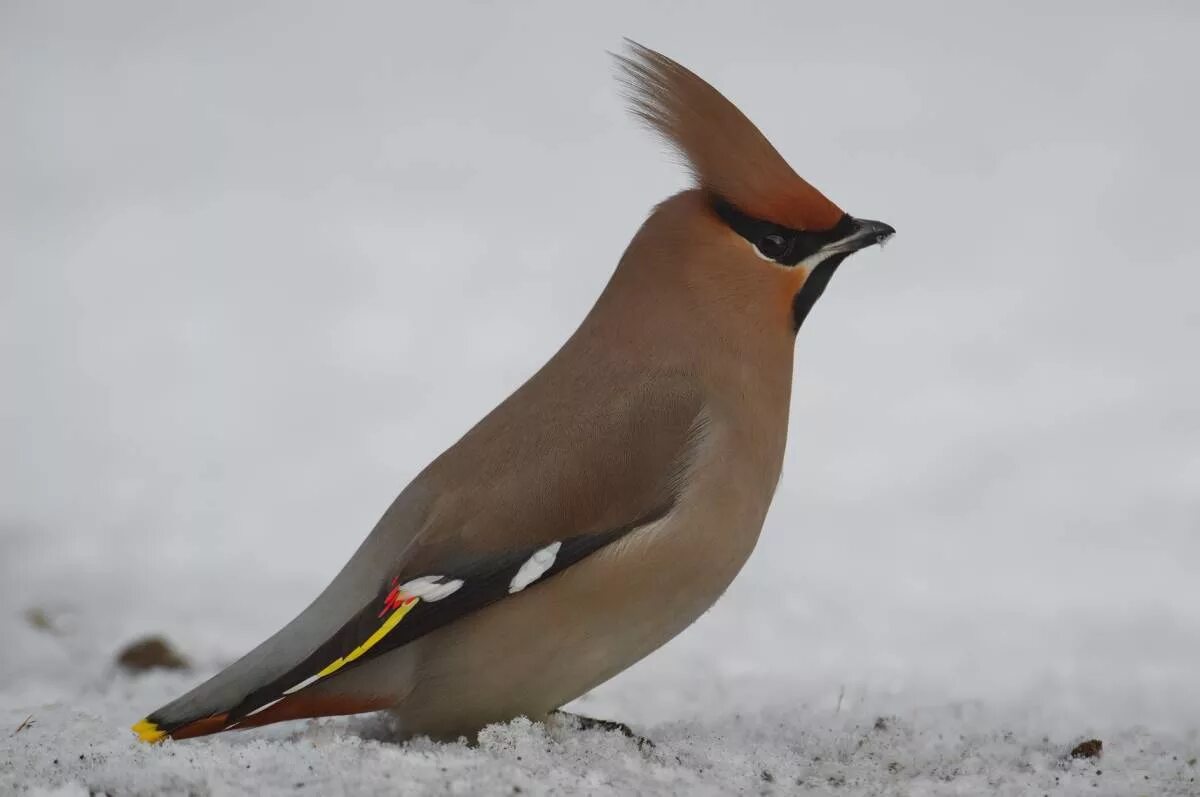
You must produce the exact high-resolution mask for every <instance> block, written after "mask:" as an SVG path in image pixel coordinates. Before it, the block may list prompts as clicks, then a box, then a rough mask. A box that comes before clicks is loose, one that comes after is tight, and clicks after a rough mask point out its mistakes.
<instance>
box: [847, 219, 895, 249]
mask: <svg viewBox="0 0 1200 797" xmlns="http://www.w3.org/2000/svg"><path fill="white" fill-rule="evenodd" d="M854 225H855V227H856V228H857V229H856V231H855V233H854V235H853V236H852V237H851V238H850V240H849V241H847V243H848V244H850V245H851V247H853V248H852V249H851V250H850V251H852V252H857V251H858V250H859V249H866V248H867V247H868V246H874V245H875V244H881V243H883V242H884V241H886V240H887V239H888V238H891V237H892V236H893V235H895V234H896V228H895V227H893V226H892V225H890V224H884V223H883V222H882V221H871V220H870V219H854Z"/></svg>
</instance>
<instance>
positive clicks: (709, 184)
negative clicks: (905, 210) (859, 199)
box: [617, 42, 896, 331]
mask: <svg viewBox="0 0 1200 797" xmlns="http://www.w3.org/2000/svg"><path fill="white" fill-rule="evenodd" d="M628 45H629V47H628V52H627V54H625V55H619V56H617V62H618V65H619V68H620V77H621V79H622V82H623V83H624V84H625V87H626V89H627V95H628V98H629V100H630V105H631V110H632V112H633V113H634V114H635V115H636V116H637V117H638V118H640V119H641V120H642V121H643V122H645V123H646V124H647V125H648V126H649V127H650V128H651V129H653V130H654V131H655V132H657V133H658V134H659V135H661V136H662V137H663V138H664V139H665V140H666V141H667V142H668V143H669V144H670V145H671V146H672V147H673V148H674V149H676V150H677V151H678V152H679V154H680V155H681V156H682V157H683V159H684V161H685V163H686V165H687V167H688V169H689V170H690V171H691V173H692V176H693V178H694V179H695V188H694V189H693V190H692V191H690V192H685V195H680V196H679V197H677V198H676V199H678V200H679V203H678V204H679V205H680V206H681V207H680V208H674V207H672V201H671V200H668V202H666V203H664V204H663V205H661V206H660V208H659V211H658V212H660V213H661V212H664V211H665V212H666V213H668V214H670V213H674V214H675V215H676V216H678V215H679V214H680V213H683V214H689V213H690V214H691V215H692V216H694V217H695V218H693V219H691V220H690V221H691V222H694V223H689V224H687V227H688V230H689V236H690V238H691V243H693V244H699V246H698V247H696V246H691V247H689V249H690V250H691V251H692V253H693V256H692V258H691V260H692V261H693V262H700V263H702V267H703V268H705V269H707V270H708V271H710V272H714V271H715V272H718V273H717V274H715V276H717V277H718V279H717V280H716V281H715V284H718V285H719V284H720V279H719V277H720V276H721V275H722V274H723V275H724V276H725V277H726V278H727V279H728V280H729V284H731V285H737V286H739V289H738V291H737V293H738V294H739V295H743V296H744V295H747V291H745V290H744V286H745V285H746V284H747V282H748V281H753V282H758V283H760V284H762V285H764V286H769V287H767V290H768V291H769V293H771V294H772V295H774V296H780V295H785V298H786V300H787V301H786V303H785V307H786V316H787V317H786V318H784V319H781V323H783V324H788V325H790V326H791V329H792V330H793V331H794V330H797V329H799V327H800V324H801V323H803V321H804V319H805V317H806V316H807V315H808V311H809V310H810V309H811V308H812V306H813V303H814V302H816V300H817V299H818V298H819V297H820V295H821V293H822V292H823V291H824V290H825V286H826V284H828V282H829V279H830V277H832V276H833V272H834V271H835V270H836V269H837V267H838V266H839V265H840V264H841V262H842V261H843V260H845V258H846V257H847V256H849V255H851V254H853V253H854V252H857V251H858V250H860V249H864V248H866V247H868V246H871V245H873V244H877V243H878V244H882V243H883V242H884V241H886V240H887V239H888V238H889V237H891V236H892V235H893V234H894V233H895V232H896V231H895V229H893V228H892V227H891V226H890V225H888V224H884V223H883V222H879V221H870V220H868V219H860V218H855V217H853V216H851V215H849V214H847V213H846V212H844V211H843V210H842V209H841V208H839V207H838V206H837V205H835V204H834V203H833V202H831V201H830V200H829V199H827V198H826V197H825V195H824V194H822V193H821V192H820V191H818V190H817V189H816V188H814V187H813V186H811V185H809V184H808V183H807V182H806V181H805V180H804V179H802V178H801V177H800V176H799V175H797V174H796V172H795V171H793V170H792V168H791V167H790V166H789V165H788V164H787V162H786V161H785V160H784V159H783V157H782V156H781V155H780V154H779V152H778V151H777V150H776V149H775V147H773V146H772V145H771V142H769V141H768V140H767V139H766V137H765V136H764V135H763V134H762V133H761V132H760V131H759V129H758V128H757V127H755V126H754V123H753V122H751V121H750V120H749V119H748V118H746V116H745V114H743V113H742V112H741V111H740V110H738V108H737V107H736V106H735V105H734V104H733V103H731V102H730V101H729V100H727V99H726V98H725V97H724V96H723V95H722V94H721V93H720V92H718V91H717V90H716V89H714V88H713V87H712V86H710V85H709V84H708V83H706V82H705V81H703V80H702V79H700V78H699V77H698V76H697V75H695V74H693V73H692V72H691V71H689V70H688V69H686V68H685V67H683V66H681V65H679V64H677V63H676V62H674V61H672V60H671V59H669V58H667V57H666V56H663V55H660V54H659V53H656V52H654V51H653V50H650V49H648V48H645V47H642V46H641V45H639V44H636V43H634V42H628ZM681 208H682V210H681ZM652 221H653V217H652ZM672 227H674V228H675V229H677V228H678V227H679V220H678V218H676V219H675V221H674V222H673V223H672ZM649 230H650V232H651V234H653V232H654V229H653V227H650V228H649ZM702 249H703V250H707V251H708V252H709V253H713V252H719V253H720V256H719V257H716V258H713V257H697V256H696V255H695V253H696V252H699V251H701V250H702ZM708 276H714V275H712V274H710V275H708ZM709 284H713V281H711V280H710V281H709ZM771 304H772V305H775V306H777V305H778V303H777V302H771Z"/></svg>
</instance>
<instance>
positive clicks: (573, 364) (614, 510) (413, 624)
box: [133, 42, 895, 741]
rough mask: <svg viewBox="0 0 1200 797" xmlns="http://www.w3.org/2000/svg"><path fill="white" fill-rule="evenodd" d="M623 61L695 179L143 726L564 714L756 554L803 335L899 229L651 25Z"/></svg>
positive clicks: (638, 100) (632, 86)
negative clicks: (380, 503) (469, 415)
mask: <svg viewBox="0 0 1200 797" xmlns="http://www.w3.org/2000/svg"><path fill="white" fill-rule="evenodd" d="M617 61H618V64H619V69H620V74H621V78H622V81H623V83H624V84H625V87H626V88H627V90H628V96H629V99H630V102H631V105H632V111H633V113H634V114H635V115H636V116H638V117H639V118H640V119H641V120H642V121H644V122H645V123H646V124H647V125H649V126H650V127H651V128H652V129H654V130H655V131H657V132H658V133H659V134H660V135H661V136H662V137H663V138H665V139H666V140H667V141H668V142H669V143H670V144H671V145H673V146H674V148H675V149H677V150H678V151H679V153H680V154H681V155H682V156H683V158H684V159H685V160H686V163H687V165H688V167H689V168H690V171H691V173H692V176H693V177H694V178H695V185H694V187H693V188H691V189H689V190H686V191H683V192H681V193H678V194H676V195H675V196H673V197H671V198H669V199H667V200H666V201H664V202H663V203H662V204H660V205H658V206H657V207H656V208H655V209H654V211H653V212H652V213H651V214H650V217H649V218H648V219H646V221H645V223H644V224H643V225H642V227H641V229H640V230H638V232H637V234H636V235H635V236H634V238H633V241H632V242H631V243H630V244H629V248H628V249H626V251H625V254H624V255H623V256H622V257H621V260H620V262H619V263H618V264H617V268H616V271H615V273H614V274H613V276H612V279H611V280H610V281H609V283H608V285H607V287H606V288H605V289H604V292H603V293H602V294H601V295H600V298H599V299H598V300H597V301H596V304H595V306H594V307H593V308H592V310H591V312H590V313H588V315H587V317H586V318H585V319H584V320H583V323H582V324H581V325H580V327H579V329H578V330H577V331H576V332H575V334H574V335H572V336H571V338H570V339H569V340H568V341H567V342H566V343H565V344H564V345H563V347H562V348H561V349H560V350H559V351H558V353H557V354H555V355H554V357H553V358H551V359H550V361H549V362H548V363H546V365H545V366H543V367H542V369H541V370H540V371H538V372H537V373H536V374H535V375H534V376H533V377H532V378H531V379H530V380H529V381H528V382H526V383H525V384H524V385H522V386H521V387H520V388H518V389H517V391H516V392H515V393H513V394H512V395H511V396H509V397H508V398H507V399H505V400H504V401H503V402H502V403H501V404H500V406H498V407H497V408H496V409H494V410H493V411H492V412H491V413H490V414H489V415H488V416H487V417H485V418H484V419H483V420H482V421H480V422H479V423H478V424H477V425H476V426H475V427H474V428H472V429H471V430H470V431H468V432H467V433H466V434H465V435H464V436H463V437H462V439H461V440H459V441H458V442H457V443H456V444H455V445H454V446H452V447H451V448H450V449H449V450H448V451H446V452H445V453H443V454H442V455H441V456H439V457H438V458H437V459H435V460H434V461H433V462H432V463H431V464H430V465H429V466H428V467H427V468H425V470H423V471H422V472H421V473H420V475H418V476H417V477H416V479H414V480H413V482H412V483H411V484H409V485H408V486H407V487H406V488H405V489H404V491H403V492H401V493H400V495H399V497H398V498H397V499H396V500H395V502H394V503H393V504H392V505H391V507H389V508H388V510H387V511H386V512H385V513H384V515H383V517H382V519H381V520H380V521H379V523H378V524H377V525H376V526H375V528H374V530H373V531H372V532H371V534H370V535H369V536H368V537H367V539H366V541H365V542H363V544H362V545H361V546H360V547H359V549H358V551H357V552H355V554H354V556H353V557H352V558H351V559H350V561H349V562H348V563H347V564H346V566H345V567H343V568H342V571H341V572H340V573H338V575H337V577H336V578H334V579H333V582H332V583H331V584H330V585H329V586H328V587H326V588H325V590H324V592H322V593H321V594H320V595H319V596H317V598H316V600H314V601H313V602H312V604H311V605H310V606H308V608H306V609H305V610H304V611H303V612H301V614H300V615H299V616H298V617H297V618H296V619H294V620H293V621H292V622H290V623H289V624H288V625H287V626H285V627H284V628H283V629H282V630H281V631H279V632H278V633H276V634H275V635H274V636H273V637H271V638H270V639H268V640H267V641H266V642H264V643H262V644H261V645H259V646H258V647H257V648H255V649H254V650H253V651H251V652H250V653H249V654H247V655H246V656H244V657H243V658H242V659H241V660H239V661H238V662H236V663H235V664H233V665H232V666H230V667H229V668H227V669H226V670H224V671H223V672H221V673H219V674H218V675H216V676H215V677H213V678H211V679H210V680H208V681H207V682H205V683H203V684H201V685H200V686H198V687H196V688H195V689H193V690H192V691H191V692H188V693H187V694H186V695H184V696H183V697H181V698H179V699H177V700H175V701H174V702H172V703H169V704H167V705H166V706H163V707H162V708H160V709H159V710H157V711H155V712H154V713H152V714H150V715H149V716H148V717H147V718H146V719H144V720H142V721H140V722H138V723H137V724H136V725H134V726H133V730H134V731H135V732H136V733H137V735H138V736H139V737H140V738H141V739H143V740H145V741H157V740H159V739H162V738H164V737H168V736H169V737H173V738H175V739H186V738H189V737H193V736H200V735H204V734H209V733H214V732H217V731H223V730H228V729H231V728H249V727H254V726H258V725H264V724H267V723H272V722H279V721H281V720H290V719H296V718H301V717H317V716H328V715H335V714H353V713H357V712H364V711H375V710H380V709H388V710H390V711H392V712H393V713H394V715H395V717H396V720H397V722H398V725H399V728H400V730H401V732H402V733H403V734H405V735H415V734H428V735H430V736H433V737H435V738H447V737H451V738H453V737H456V736H458V735H459V734H470V733H473V732H475V731H477V730H479V729H480V728H482V727H483V726H484V725H486V724H488V723H491V722H497V721H503V720H508V719H511V718H513V717H516V716H519V715H525V716H527V717H530V718H534V719H538V718H542V717H545V716H546V715H547V714H548V713H549V712H552V711H554V710H555V709H557V708H558V707H559V706H562V705H563V704H564V703H567V702H568V701H570V700H572V699H574V698H576V697H578V696H579V695H581V694H583V693H584V692H587V691H588V690H589V689H592V688H593V687H595V686H597V685H598V684H600V683H602V682H604V681H605V680H607V679H609V678H611V677H612V676H614V675H616V674H617V673H619V672H621V671H622V670H624V669H625V668H626V667H629V666H630V665H631V664H633V663H634V662H636V661H638V660H639V659H641V658H642V657H643V656H645V655H646V654H648V653H650V652H651V651H653V650H654V649H656V648H657V647H659V646H660V645H662V644H663V643H664V642H666V641H667V640H669V639H671V637H673V636H675V635H676V634H678V633H679V632H680V631H682V630H683V629H684V628H686V627H687V626H688V625H689V624H690V623H691V622H692V621H694V620H695V619H696V618H697V617H699V616H700V614H701V613H702V612H704V611H705V610H706V609H708V608H709V607H710V606H711V605H712V604H713V602H714V601H715V600H716V599H717V597H718V596H720V595H721V593H722V591H724V590H725V588H726V587H728V586H729V583H730V581H731V580H732V579H733V577H734V576H735V575H736V574H737V572H738V571H739V570H740V569H741V567H742V565H743V563H745V561H746V558H747V557H748V556H749V555H750V552H751V551H752V550H753V549H754V544H755V542H756V540H757V539H758V534H759V530H760V529H761V527H762V524H763V518H764V517H765V516H766V513H767V507H768V506H769V505H770V503H771V497H772V494H773V493H774V491H775V485H776V482H777V481H778V478H779V472H780V467H781V465H782V462H783V452H784V443H785V440H786V437H787V425H788V403H789V398H790V393H791V383H792V352H793V343H794V339H795V333H796V331H797V330H798V329H799V327H800V325H801V324H802V323H803V322H804V319H805V317H806V316H807V315H808V312H809V310H810V309H811V308H812V306H813V303H814V302H815V301H816V300H817V298H818V297H819V296H820V295H821V293H822V291H824V290H825V286H826V284H827V283H828V282H829V278H830V277H831V276H832V275H833V272H834V270H835V269H837V267H838V265H839V264H840V263H841V262H842V260H844V259H845V258H846V256H847V255H849V254H851V253H853V252H855V251H857V250H859V249H862V248H864V247H867V246H870V245H872V244H875V243H881V242H882V241H883V240H884V239H886V238H887V237H888V236H890V235H892V234H893V233H894V232H895V231H894V230H893V229H892V228H891V227H890V226H888V225H886V224H883V223H880V222H876V221H865V220H862V219H856V218H853V217H851V216H849V215H847V214H846V213H844V212H843V211H842V210H841V209H839V208H838V207H837V206H836V205H834V204H833V203H832V202H830V201H829V200H828V199H826V198H825V196H824V195H822V194H821V193H820V192H819V191H817V190H816V189H815V188H813V187H812V186H811V185H809V184H808V183H806V182H805V181H804V180H802V179H801V178H800V177H798V176H797V175H796V173H795V172H793V171H792V169H791V168H790V167H789V166H788V164H787V163H786V162H785V161H784V160H783V158H782V157H781V156H780V155H779V153H778V152H777V151H776V150H775V148H774V147H773V146H771V144H770V143H769V142H768V141H767V139H766V138H765V137H764V136H763V135H762V133H760V132H759V130H758V129H757V128H756V127H755V126H754V125H753V124H752V123H751V122H750V120H749V119H747V118H746V117H745V116H744V115H743V114H742V112H741V111H739V110H738V109H737V108H736V107H734V106H733V104H732V103H730V102H729V101H728V100H726V99H725V98H724V97H723V96H722V95H721V94H720V93H718V92H717V90H716V89H714V88H713V87H712V86H710V85H708V84H707V83H705V82H704V81H703V80H701V79H700V78H699V77H697V76H696V75H694V74H692V73H691V72H690V71H688V70H687V69H685V68H684V67H682V66H680V65H679V64H677V63H675V62H674V61H672V60H670V59H669V58H666V57H665V56H662V55H659V54H658V53H656V52H654V51H652V50H648V49H646V48H645V47H642V46H640V45H637V44H634V43H632V42H631V43H629V49H628V52H627V54H626V55H625V56H618V57H617Z"/></svg>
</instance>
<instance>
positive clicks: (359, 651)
mask: <svg viewBox="0 0 1200 797" xmlns="http://www.w3.org/2000/svg"><path fill="white" fill-rule="evenodd" d="M420 602H421V599H420V598H411V599H410V600H408V601H406V602H405V603H402V604H400V605H399V606H397V607H396V610H395V611H394V612H392V613H391V614H390V615H388V618H387V619H386V620H384V621H383V625H381V626H379V628H377V629H376V630H375V633H373V634H371V635H370V636H369V637H367V638H366V640H365V641H364V642H363V643H362V644H361V645H359V646H358V647H356V648H355V649H354V650H352V651H350V652H349V653H347V654H346V655H345V656H342V657H341V658H338V659H335V660H334V661H333V662H331V663H330V664H329V665H328V666H327V667H325V669H323V670H321V671H320V672H319V673H317V674H316V675H315V676H314V677H313V678H312V680H311V681H310V682H308V683H305V684H304V685H303V686H311V685H312V684H313V683H316V682H317V681H319V680H321V679H322V678H324V677H326V676H328V675H331V674H333V673H335V672H337V671H338V670H340V669H341V668H343V667H345V666H346V665H347V664H349V663H350V662H352V661H354V660H355V659H358V658H361V657H362V656H363V655H364V654H366V652H367V651H369V650H370V649H371V648H373V647H375V646H376V645H378V644H379V642H380V640H382V639H383V638H384V637H386V636H387V635H388V634H389V633H391V631H392V629H393V628H395V627H396V626H397V625H399V624H400V621H401V620H403V619H404V616H405V615H406V614H408V613H409V612H411V611H412V610H413V607H414V606H416V605H417V604H418V603H420ZM303 686H302V687H301V688H303ZM276 702H278V701H276ZM235 724H236V723H235ZM131 730H132V731H133V732H134V733H135V734H137V737H138V740H139V741H143V742H149V743H150V744H154V743H156V742H160V741H162V740H163V739H164V738H166V736H167V732H166V731H164V730H161V729H160V728H159V727H158V725H156V724H154V723H153V722H151V721H150V720H148V719H141V720H138V721H137V722H135V723H134V724H133V727H132V728H131Z"/></svg>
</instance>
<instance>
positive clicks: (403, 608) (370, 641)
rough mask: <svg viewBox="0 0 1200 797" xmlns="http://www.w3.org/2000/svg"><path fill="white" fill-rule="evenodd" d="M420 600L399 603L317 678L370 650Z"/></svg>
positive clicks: (318, 674) (328, 673)
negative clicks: (359, 643)
mask: <svg viewBox="0 0 1200 797" xmlns="http://www.w3.org/2000/svg"><path fill="white" fill-rule="evenodd" d="M420 602H421V599H420V598H413V599H412V600H411V601H409V602H407V603H403V604H401V605H400V606H399V607H398V608H397V609H396V611H394V612H392V613H391V614H390V615H388V619H387V620H385V621H384V622H383V625H381V626H379V628H378V629H376V631H375V633H373V634H371V635H370V636H369V637H367V639H366V641H365V642H363V643H362V644H361V645H359V646H358V647H356V648H355V649H354V650H352V651H350V652H349V653H347V654H346V655H345V656H342V657H341V658H339V659H334V661H333V662H332V663H331V664H330V665H329V666H328V667H326V668H325V669H323V670H321V671H320V672H319V673H317V680H320V679H322V678H324V677H325V676H327V675H330V674H332V673H335V672H337V671H338V670H340V669H341V668H342V667H345V666H346V665H347V664H349V663H350V662H352V661H354V660H355V659H357V658H359V657H360V656H362V655H363V654H365V653H366V652H367V651H368V650H370V649H371V648H373V647H375V646H376V645H377V644H379V641H380V640H381V639H383V638H384V637H385V636H387V635H388V634H389V633H391V630H392V629H393V628H395V627H396V626H397V625H398V624H399V623H400V621H401V620H403V619H404V615H406V614H408V613H409V612H411V611H412V610H413V607H414V606H416V605H417V604H418V603H420Z"/></svg>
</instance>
